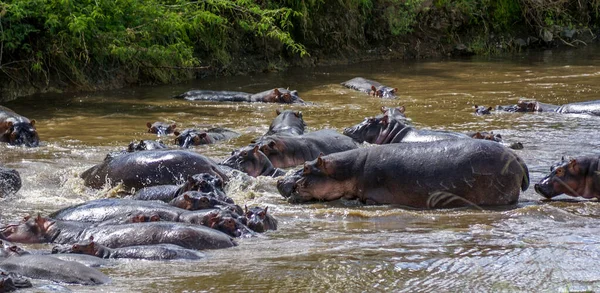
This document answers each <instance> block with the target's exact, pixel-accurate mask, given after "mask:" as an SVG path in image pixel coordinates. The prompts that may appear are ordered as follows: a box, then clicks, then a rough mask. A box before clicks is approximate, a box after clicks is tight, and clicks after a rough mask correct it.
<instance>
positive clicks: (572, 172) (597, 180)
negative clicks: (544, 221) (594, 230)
mask: <svg viewBox="0 0 600 293" xmlns="http://www.w3.org/2000/svg"><path fill="white" fill-rule="evenodd" d="M599 160H600V157H598V156H582V157H577V158H574V159H571V160H568V161H567V160H565V159H564V158H563V159H562V161H561V162H560V163H558V164H556V165H554V166H552V167H551V168H550V174H548V176H546V177H544V178H543V179H542V180H540V182H539V183H538V184H536V185H534V189H535V191H536V192H537V193H538V194H540V195H541V196H543V197H545V198H553V197H555V196H558V195H560V194H563V193H564V194H566V195H570V196H574V197H583V198H598V199H600V173H599V171H600V164H598V162H599Z"/></svg>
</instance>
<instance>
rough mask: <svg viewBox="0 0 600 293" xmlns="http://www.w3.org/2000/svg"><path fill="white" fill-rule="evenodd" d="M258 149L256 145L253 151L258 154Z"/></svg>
mask: <svg viewBox="0 0 600 293" xmlns="http://www.w3.org/2000/svg"><path fill="white" fill-rule="evenodd" d="M258 150H259V147H258V145H255V146H254V148H253V149H252V152H253V153H255V154H256V153H258Z"/></svg>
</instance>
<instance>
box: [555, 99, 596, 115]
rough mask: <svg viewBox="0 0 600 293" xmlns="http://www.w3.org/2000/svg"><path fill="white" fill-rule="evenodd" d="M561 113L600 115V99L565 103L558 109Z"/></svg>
mask: <svg viewBox="0 0 600 293" xmlns="http://www.w3.org/2000/svg"><path fill="white" fill-rule="evenodd" d="M556 112H557V113H561V114H589V115H594V116H600V100H595V101H587V102H579V103H570V104H564V105H562V106H560V107H558V108H557V109H556Z"/></svg>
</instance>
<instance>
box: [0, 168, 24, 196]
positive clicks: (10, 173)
mask: <svg viewBox="0 0 600 293" xmlns="http://www.w3.org/2000/svg"><path fill="white" fill-rule="evenodd" d="M19 189H21V175H19V172H17V170H15V169H10V168H5V167H2V166H0V197H4V196H7V195H9V194H14V193H17V191H19Z"/></svg>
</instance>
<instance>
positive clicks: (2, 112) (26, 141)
mask: <svg viewBox="0 0 600 293" xmlns="http://www.w3.org/2000/svg"><path fill="white" fill-rule="evenodd" d="M0 142H7V143H9V144H11V145H25V146H28V147H36V146H38V145H39V144H40V137H39V136H38V133H37V130H35V120H29V119H27V118H26V117H24V116H21V115H19V114H17V113H15V112H14V111H13V110H11V109H9V108H6V107H3V106H0Z"/></svg>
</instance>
